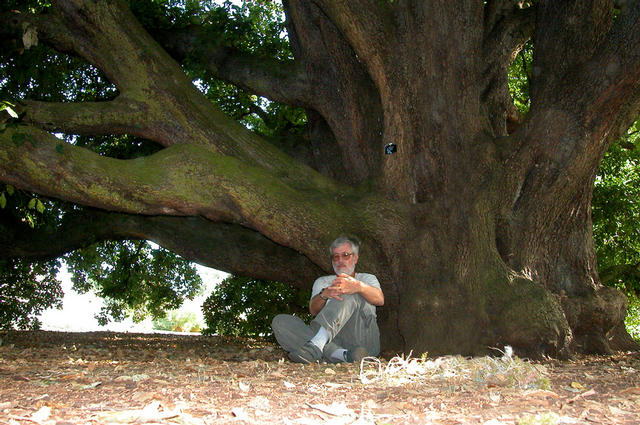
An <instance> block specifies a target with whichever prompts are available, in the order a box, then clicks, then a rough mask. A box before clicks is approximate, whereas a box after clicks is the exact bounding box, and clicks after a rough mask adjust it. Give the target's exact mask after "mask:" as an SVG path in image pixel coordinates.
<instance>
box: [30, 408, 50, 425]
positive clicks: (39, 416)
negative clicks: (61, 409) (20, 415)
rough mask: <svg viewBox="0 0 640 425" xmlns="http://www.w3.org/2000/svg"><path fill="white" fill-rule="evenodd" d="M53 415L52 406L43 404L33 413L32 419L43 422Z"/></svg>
mask: <svg viewBox="0 0 640 425" xmlns="http://www.w3.org/2000/svg"><path fill="white" fill-rule="evenodd" d="M49 416H51V408H50V407H49V406H42V407H41V408H40V410H38V411H37V412H35V413H34V414H33V415H31V419H33V420H34V421H36V422H43V421H46V420H47V419H49Z"/></svg>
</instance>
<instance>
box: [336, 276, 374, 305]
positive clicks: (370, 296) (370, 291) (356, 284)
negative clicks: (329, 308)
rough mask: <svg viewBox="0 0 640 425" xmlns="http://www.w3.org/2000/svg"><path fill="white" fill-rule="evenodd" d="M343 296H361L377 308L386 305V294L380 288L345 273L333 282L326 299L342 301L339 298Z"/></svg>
mask: <svg viewBox="0 0 640 425" xmlns="http://www.w3.org/2000/svg"><path fill="white" fill-rule="evenodd" d="M342 294H360V295H362V297H363V298H364V299H365V300H366V301H367V302H368V303H369V304H373V305H375V306H376V307H380V306H382V305H384V294H383V293H382V290H381V289H380V288H376V287H375V286H371V285H369V284H367V283H365V282H362V281H360V280H358V279H356V278H355V277H353V276H349V275H347V274H344V273H340V274H339V275H338V277H336V278H335V279H334V280H333V284H332V285H331V286H330V287H328V288H326V289H325V291H324V296H325V297H326V296H330V297H331V298H337V299H342V298H339V297H340V295H342Z"/></svg>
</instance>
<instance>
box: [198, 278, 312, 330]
mask: <svg viewBox="0 0 640 425" xmlns="http://www.w3.org/2000/svg"><path fill="white" fill-rule="evenodd" d="M309 296H310V290H309V289H300V288H295V287H292V286H291V285H286V284H284V283H280V282H273V281H265V280H259V279H251V278H246V277H238V276H231V277H229V278H227V279H225V280H223V281H222V282H221V283H220V284H219V285H217V286H216V287H215V289H214V290H213V292H212V293H211V295H209V297H208V298H207V300H206V301H205V302H204V304H203V305H202V312H203V314H204V319H205V323H206V326H207V328H206V329H205V330H204V331H203V333H205V334H218V335H230V336H249V337H257V336H261V337H271V336H272V335H273V333H272V331H271V320H272V319H273V318H274V317H275V315H276V314H279V313H288V314H294V315H297V316H298V317H300V318H301V319H303V320H306V321H309V320H310V318H311V317H310V314H309Z"/></svg>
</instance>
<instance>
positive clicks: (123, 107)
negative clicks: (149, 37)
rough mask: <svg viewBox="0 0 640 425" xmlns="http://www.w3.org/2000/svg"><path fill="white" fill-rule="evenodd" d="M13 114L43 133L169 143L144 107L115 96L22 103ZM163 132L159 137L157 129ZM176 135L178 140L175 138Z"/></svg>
mask: <svg viewBox="0 0 640 425" xmlns="http://www.w3.org/2000/svg"><path fill="white" fill-rule="evenodd" d="M15 109H16V111H17V112H18V113H20V114H23V113H24V114H25V115H24V122H26V123H30V124H33V125H35V126H38V127H40V128H42V129H44V130H47V131H52V132H61V133H67V134H84V135H118V134H131V135H134V136H139V137H144V138H147V139H150V140H159V141H163V142H165V143H166V144H168V142H169V141H170V140H169V139H170V138H169V137H167V136H168V134H167V133H168V129H167V126H166V125H165V126H163V125H162V124H164V123H165V122H164V121H160V120H156V119H153V117H152V116H150V113H151V111H150V107H149V105H148V104H147V103H143V102H139V101H136V100H131V99H126V98H124V97H123V96H119V97H118V98H116V99H115V100H113V101H106V102H76V103H68V102H59V103H56V102H38V101H29V100H27V101H23V102H21V104H19V105H17V107H16V108H15ZM159 128H162V129H163V132H162V133H159V132H158V129H159ZM180 130H181V128H175V129H173V130H171V131H170V133H171V134H172V135H173V136H174V137H173V138H172V140H173V141H174V142H175V141H176V140H179V137H183V133H182V131H180ZM178 135H180V136H178Z"/></svg>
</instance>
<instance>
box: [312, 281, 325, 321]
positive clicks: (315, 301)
mask: <svg viewBox="0 0 640 425" xmlns="http://www.w3.org/2000/svg"><path fill="white" fill-rule="evenodd" d="M327 289H328V288H324V289H323V290H322V291H320V293H319V294H316V295H315V296H314V297H313V298H311V301H309V312H310V313H311V314H313V315H314V316H315V315H317V314H318V313H320V310H322V309H323V308H324V305H325V304H326V303H327V300H328V299H329V296H328V295H327V294H326V292H327Z"/></svg>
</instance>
